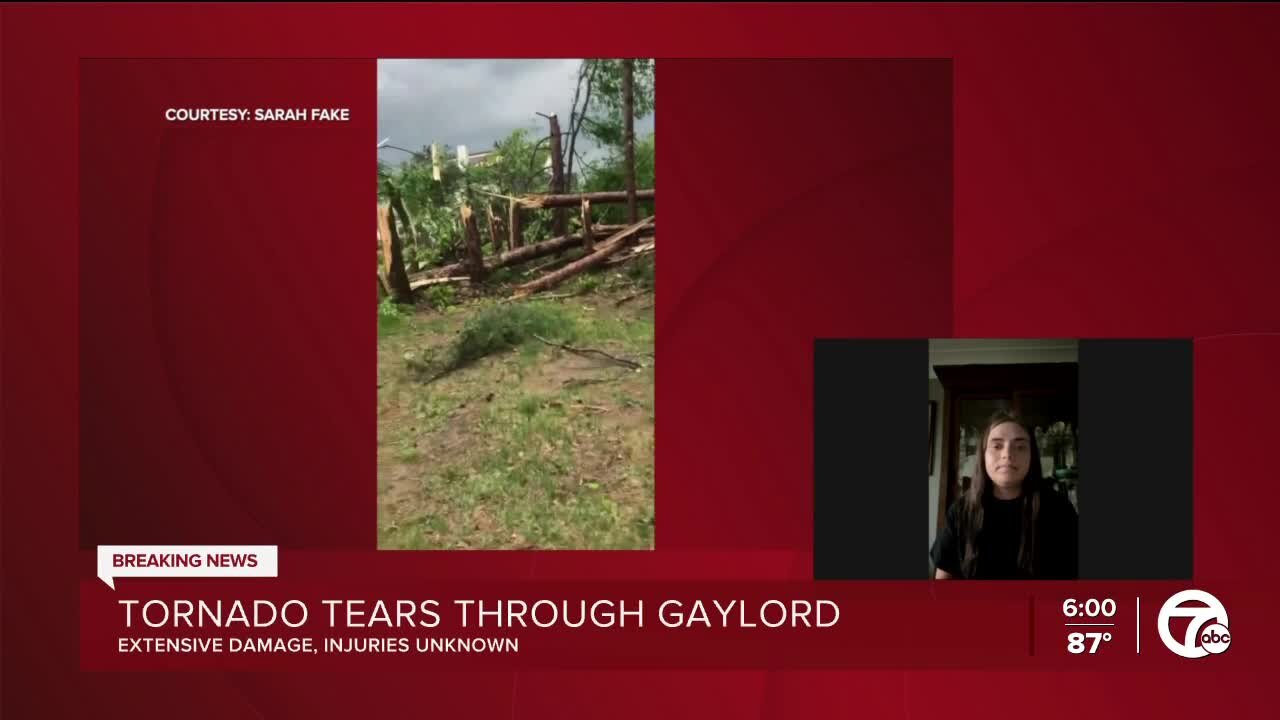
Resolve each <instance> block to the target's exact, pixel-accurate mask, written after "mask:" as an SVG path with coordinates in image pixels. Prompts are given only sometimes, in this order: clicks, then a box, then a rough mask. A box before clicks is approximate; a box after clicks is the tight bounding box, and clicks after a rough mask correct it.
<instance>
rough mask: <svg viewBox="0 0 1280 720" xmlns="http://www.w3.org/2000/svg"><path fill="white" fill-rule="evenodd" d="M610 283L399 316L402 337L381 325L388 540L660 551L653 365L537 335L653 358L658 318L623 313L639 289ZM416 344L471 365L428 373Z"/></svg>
mask: <svg viewBox="0 0 1280 720" xmlns="http://www.w3.org/2000/svg"><path fill="white" fill-rule="evenodd" d="M602 277H603V276H602ZM607 280H608V282H606V284H605V285H604V286H596V288H595V289H593V290H592V291H591V293H586V294H584V295H582V296H580V297H576V298H572V299H566V300H552V301H547V302H528V301H525V302H516V303H497V302H494V301H493V300H484V299H481V300H479V301H470V302H468V303H466V304H460V305H455V306H451V307H449V308H448V309H447V310H446V311H445V312H442V313H437V312H431V311H425V310H424V311H421V312H418V313H416V314H408V313H396V318H395V322H398V323H400V325H398V326H397V330H396V331H395V334H394V335H388V336H384V335H382V334H381V333H380V335H379V338H380V339H379V345H380V350H379V357H380V361H379V383H380V384H381V385H382V387H381V388H380V390H379V417H380V419H379V495H378V497H379V535H378V539H379V547H384V548H403V549H451V548H459V549H460V548H477V549H478V548H524V547H538V548H561V549H569V548H575V549H587V548H598V549H645V548H650V547H652V543H653V528H654V518H653V513H654V505H653V497H654V492H653V424H652V416H653V373H652V371H651V370H648V369H646V370H645V371H642V372H639V373H633V372H630V371H628V370H627V369H626V368H621V367H611V366H608V365H607V364H603V365H601V366H599V367H591V366H590V364H589V363H588V364H586V365H585V366H584V365H583V364H582V363H581V362H580V361H579V360H578V359H577V358H574V357H572V356H570V355H569V354H568V353H564V352H563V351H561V350H557V349H554V348H550V347H547V346H545V345H543V344H542V343H539V342H537V341H536V340H532V336H533V335H534V334H537V335H541V336H542V337H545V338H547V339H549V340H552V341H554V342H563V343H567V344H571V345H574V346H576V347H591V348H598V349H601V350H605V351H606V352H609V353H611V354H615V355H618V356H620V357H626V358H629V359H633V360H637V361H642V362H644V363H645V364H646V365H647V364H648V362H649V360H650V357H651V356H650V355H649V353H652V351H653V345H652V344H653V321H652V316H651V315H645V314H644V313H637V312H636V309H637V307H636V306H634V305H628V306H623V307H622V308H618V309H615V306H614V301H615V300H616V299H617V297H621V296H622V295H623V294H624V293H627V292H634V290H630V289H628V288H618V287H613V285H615V284H616V283H624V282H626V281H625V279H623V278H616V277H614V276H612V275H610V276H607ZM579 282H581V281H579ZM592 293H595V294H592ZM610 293H613V295H612V296H611V295H610ZM410 355H412V356H414V357H416V358H419V359H420V361H421V362H425V363H430V364H433V365H434V366H437V367H439V366H443V365H444V364H447V363H450V364H451V363H461V364H460V365H459V367H458V368H457V371H456V372H452V373H450V374H448V375H446V376H444V377H441V378H440V379H439V380H437V381H435V382H431V383H424V382H421V380H422V377H421V375H419V374H416V373H412V372H408V373H407V372H406V371H405V362H406V361H407V358H408V356H410ZM485 358H489V359H487V360H485ZM480 360H484V362H479V361H480ZM388 363H392V364H388ZM549 363H558V364H557V365H556V367H557V368H558V369H557V370H555V371H554V372H556V373H560V374H553V375H548V374H547V373H549V372H553V371H552V370H550V369H548V368H547V365H548V364H549ZM566 367H572V368H573V369H572V370H569V371H568V374H567V375H566V374H565V372H566V370H565V369H564V368H566ZM570 380H572V381H573V382H569V381H570ZM384 473H385V478H386V479H385V481H384Z"/></svg>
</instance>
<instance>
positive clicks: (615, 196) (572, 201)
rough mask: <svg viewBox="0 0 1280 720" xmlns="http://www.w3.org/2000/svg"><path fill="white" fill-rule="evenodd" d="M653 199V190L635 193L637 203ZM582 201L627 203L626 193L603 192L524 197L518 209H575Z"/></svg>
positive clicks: (598, 203)
mask: <svg viewBox="0 0 1280 720" xmlns="http://www.w3.org/2000/svg"><path fill="white" fill-rule="evenodd" d="M653 199H654V191H653V190H637V191H636V200H637V201H647V200H653ZM583 200H588V201H590V202H591V204H593V205H603V204H608V203H624V202H626V201H627V191H625V190H605V191H602V192H589V193H573V194H569V195H526V196H524V197H522V198H520V207H522V208H526V209H531V210H532V209H537V208H559V207H577V206H580V205H582V201H583Z"/></svg>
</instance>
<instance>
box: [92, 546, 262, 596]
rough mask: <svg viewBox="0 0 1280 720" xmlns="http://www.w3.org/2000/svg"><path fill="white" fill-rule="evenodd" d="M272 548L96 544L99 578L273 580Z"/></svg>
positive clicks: (111, 584) (109, 582)
mask: <svg viewBox="0 0 1280 720" xmlns="http://www.w3.org/2000/svg"><path fill="white" fill-rule="evenodd" d="M277 561H278V558H277V546H275V545H99V546H98V579H99V580H101V581H102V582H104V583H106V584H107V587H109V588H111V589H112V590H115V589H116V584H115V579H116V578H122V577H147V578H159V577H181V578H192V577H276V574H277V570H278V567H277V564H278V562H277Z"/></svg>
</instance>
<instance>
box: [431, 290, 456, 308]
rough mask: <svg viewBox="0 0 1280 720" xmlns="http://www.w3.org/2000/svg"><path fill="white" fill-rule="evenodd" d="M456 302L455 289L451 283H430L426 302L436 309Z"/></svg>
mask: <svg viewBox="0 0 1280 720" xmlns="http://www.w3.org/2000/svg"><path fill="white" fill-rule="evenodd" d="M456 302H457V291H456V290H454V288H453V286H452V285H432V286H431V287H429V288H427V304H428V305H430V306H431V307H433V308H435V309H436V310H444V309H445V308H447V307H449V306H451V305H453V304H454V303H456Z"/></svg>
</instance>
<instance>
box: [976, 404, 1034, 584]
mask: <svg viewBox="0 0 1280 720" xmlns="http://www.w3.org/2000/svg"><path fill="white" fill-rule="evenodd" d="M1004 423H1014V424H1016V425H1017V426H1018V427H1020V428H1022V429H1023V430H1024V431H1025V432H1026V433H1027V438H1028V443H1029V444H1030V446H1031V464H1030V466H1029V467H1028V468H1027V475H1026V477H1025V478H1023V480H1022V495H1021V496H1020V497H1019V498H1018V501H1017V502H1018V503H1019V504H1020V505H1021V509H1022V539H1021V541H1020V542H1019V543H1018V567H1019V568H1021V569H1022V571H1023V572H1025V573H1026V574H1027V575H1028V576H1029V577H1034V576H1035V572H1036V568H1037V564H1038V563H1037V560H1038V559H1039V558H1038V555H1039V542H1038V540H1039V536H1038V535H1037V533H1036V530H1037V523H1038V521H1039V519H1040V491H1041V489H1042V485H1043V477H1042V470H1041V467H1040V448H1039V446H1037V445H1036V434H1035V431H1034V430H1033V429H1032V428H1030V427H1027V424H1026V423H1025V422H1023V421H1022V419H1021V418H1020V417H1018V416H1017V415H1014V414H1013V413H1010V412H1005V411H1000V412H997V413H996V414H994V415H992V416H991V419H990V420H988V421H987V426H986V428H984V429H983V430H982V438H981V440H980V441H979V443H978V458H977V462H976V463H975V464H976V465H977V467H976V468H974V472H973V481H972V482H971V483H969V489H968V490H966V491H965V494H964V506H963V512H962V513H961V517H962V518H963V521H962V522H961V523H960V533H961V537H962V539H963V541H964V556H963V558H962V560H961V570H962V571H963V573H964V576H965V577H973V573H974V571H975V570H976V569H977V563H978V534H979V533H981V532H982V520H983V509H984V507H985V505H986V501H987V500H988V498H989V497H990V496H991V492H992V490H991V484H992V482H991V477H990V476H989V475H987V437H988V436H990V435H991V431H992V429H994V428H995V427H996V426H998V425H1003V424H1004Z"/></svg>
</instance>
